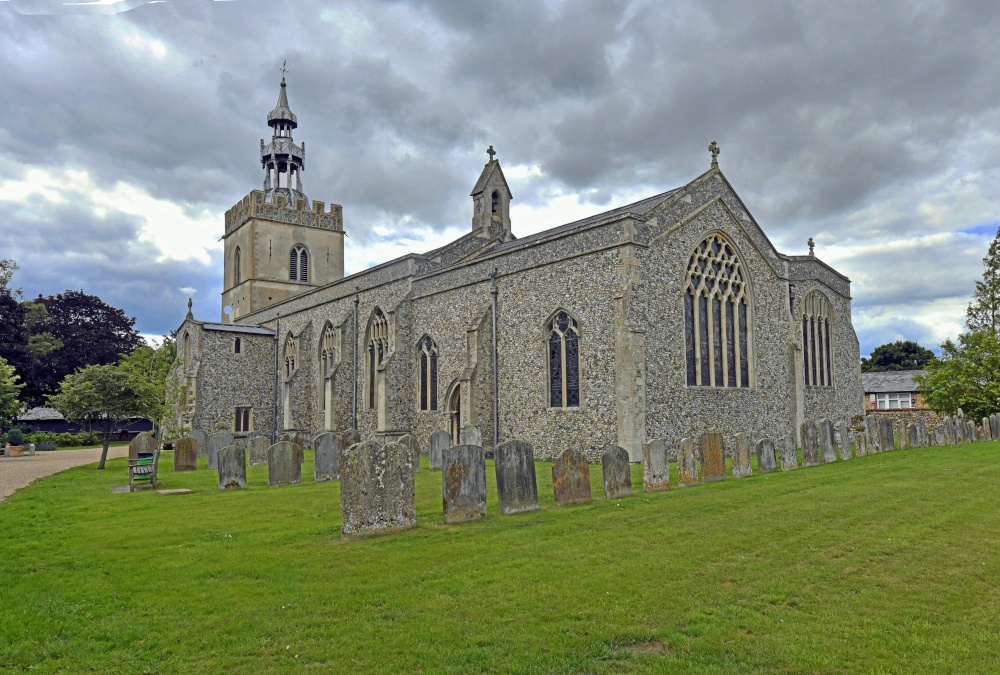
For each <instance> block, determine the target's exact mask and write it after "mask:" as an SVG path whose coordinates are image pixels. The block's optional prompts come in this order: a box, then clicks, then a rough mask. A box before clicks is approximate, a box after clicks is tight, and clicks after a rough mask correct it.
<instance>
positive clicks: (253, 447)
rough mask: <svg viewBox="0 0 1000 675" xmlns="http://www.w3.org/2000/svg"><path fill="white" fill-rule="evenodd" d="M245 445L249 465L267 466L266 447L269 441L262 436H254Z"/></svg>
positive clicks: (269, 443)
mask: <svg viewBox="0 0 1000 675" xmlns="http://www.w3.org/2000/svg"><path fill="white" fill-rule="evenodd" d="M247 445H248V450H249V452H248V454H249V455H250V457H249V461H250V466H267V449H268V447H270V445H271V442H270V441H269V440H268V439H267V438H265V437H264V436H254V437H253V438H251V439H250V441H249V442H248V443H247Z"/></svg>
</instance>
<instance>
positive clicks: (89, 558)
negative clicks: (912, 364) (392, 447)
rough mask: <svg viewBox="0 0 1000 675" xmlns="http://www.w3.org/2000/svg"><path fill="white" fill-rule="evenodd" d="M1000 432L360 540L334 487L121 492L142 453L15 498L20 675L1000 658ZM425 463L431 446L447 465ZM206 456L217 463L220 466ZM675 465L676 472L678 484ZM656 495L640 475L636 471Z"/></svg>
mask: <svg viewBox="0 0 1000 675" xmlns="http://www.w3.org/2000/svg"><path fill="white" fill-rule="evenodd" d="M998 455H1000V442H992V443H979V444H974V445H966V446H961V447H955V448H924V449H915V450H903V451H896V452H892V453H886V454H882V455H876V456H872V457H866V458H857V459H854V460H852V461H849V462H838V463H836V464H832V465H824V466H821V467H816V468H812V469H799V470H798V471H794V472H790V473H776V474H768V475H754V476H753V477H751V478H747V479H742V480H732V479H730V480H728V481H726V482H724V483H719V484H713V485H704V486H698V487H693V488H687V489H684V490H678V489H673V490H671V491H669V492H664V493H655V494H643V493H642V492H641V491H638V490H637V492H636V494H635V495H634V496H632V497H630V498H626V499H620V500H615V501H605V500H604V499H603V498H602V496H601V495H602V492H601V487H600V485H601V483H600V481H601V477H600V467H599V466H592V467H591V472H592V478H593V482H594V494H595V501H594V502H593V503H591V504H589V505H583V506H577V507H570V508H557V507H555V506H554V504H553V501H552V487H551V472H550V464H548V463H545V462H539V463H538V464H537V474H538V481H539V491H540V495H541V502H542V509H541V510H540V511H538V512H535V513H530V514H521V515H518V516H510V517H502V516H499V515H498V511H499V510H498V507H497V504H496V498H495V496H496V490H495V483H494V482H493V480H492V476H491V475H490V474H491V473H492V464H491V465H490V466H489V467H488V476H490V478H489V485H488V490H489V495H490V498H491V500H490V503H489V511H490V517H489V518H488V519H487V520H484V521H479V522H475V523H467V524H463V525H455V526H445V525H443V524H442V519H441V482H440V481H441V474H440V472H430V471H427V470H426V465H425V467H424V469H423V470H421V472H420V473H418V474H417V476H416V486H417V519H418V527H417V528H416V529H414V530H411V531H409V532H406V533H402V534H398V535H393V536H386V537H377V538H372V539H366V540H361V541H352V542H344V541H342V540H341V539H340V538H339V527H340V507H339V501H338V499H339V489H338V486H337V483H336V482H333V483H320V484H316V483H313V482H311V480H310V478H309V477H310V476H311V473H312V464H311V459H310V458H307V461H306V464H305V465H304V466H303V475H304V476H305V477H306V482H305V483H304V484H303V485H301V486H292V487H281V488H267V487H266V482H267V481H266V469H263V468H251V470H250V474H249V481H250V484H251V489H249V490H246V491H240V492H225V493H221V492H219V490H218V488H217V482H216V475H215V472H213V471H207V470H199V471H198V472H194V473H180V474H177V473H174V472H172V471H171V470H170V468H171V467H172V461H171V457H170V454H169V453H166V454H165V455H164V458H163V460H162V462H163V463H162V464H161V466H162V467H163V469H164V470H162V472H161V478H162V479H163V481H164V483H165V486H166V487H170V488H178V487H187V488H191V489H193V490H195V493H194V494H191V495H186V496H179V497H163V496H160V495H157V494H156V493H154V492H142V493H134V494H112V493H111V487H112V486H113V485H121V484H123V483H125V482H126V481H125V461H124V460H115V461H112V462H109V465H108V466H109V468H108V470H107V471H105V472H98V471H95V470H94V469H93V468H92V467H91V468H80V469H75V470H72V471H68V472H65V473H63V474H59V475H56V476H53V477H51V478H49V479H46V480H43V481H40V482H39V483H37V484H35V485H33V486H32V487H30V488H28V489H26V490H23V491H20V492H18V493H16V494H15V495H13V496H12V497H11V498H9V500H8V501H7V502H6V503H3V504H0V559H2V563H3V565H4V571H3V581H2V583H0V670H3V669H10V670H15V671H17V670H28V669H32V670H33V671H38V672H52V671H67V672H79V671H101V672H180V671H183V672H223V671H234V672H240V671H251V670H252V671H255V672H300V671H308V670H312V671H320V672H325V671H339V672H388V671H396V672H421V671H423V672H508V671H512V672H593V673H617V672H668V673H690V672H708V673H713V672H717V673H731V672H751V671H757V672H820V673H848V672H850V673H854V672H899V673H914V672H976V673H982V672H996V671H998V670H1000V637H998V633H997V624H996V617H997V616H998V614H1000V590H998V588H1000V584H998V581H1000V574H998V571H1000V570H998V566H1000V560H998V558H997V543H998V535H1000V510H998V509H997V504H998V503H1000V480H997V479H998V468H1000V465H998V464H997V462H996V458H997V457H998ZM424 461H425V462H426V460H424ZM201 468H202V469H204V468H205V467H204V466H203V465H202V467H201ZM672 475H676V474H675V473H673V474H672ZM633 484H634V485H635V486H636V487H637V488H638V487H639V486H641V470H640V468H639V467H638V466H636V467H634V471H633Z"/></svg>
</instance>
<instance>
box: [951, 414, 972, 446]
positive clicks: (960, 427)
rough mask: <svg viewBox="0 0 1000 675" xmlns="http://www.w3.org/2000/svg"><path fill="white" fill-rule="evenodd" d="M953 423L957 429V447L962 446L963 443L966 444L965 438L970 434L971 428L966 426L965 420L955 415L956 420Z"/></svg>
mask: <svg viewBox="0 0 1000 675" xmlns="http://www.w3.org/2000/svg"><path fill="white" fill-rule="evenodd" d="M952 423H953V424H954V427H955V445H961V444H962V443H965V442H966V441H965V437H966V436H967V435H968V433H969V427H968V426H966V424H965V420H964V419H962V418H961V417H959V416H958V415H955V417H954V419H953V420H952Z"/></svg>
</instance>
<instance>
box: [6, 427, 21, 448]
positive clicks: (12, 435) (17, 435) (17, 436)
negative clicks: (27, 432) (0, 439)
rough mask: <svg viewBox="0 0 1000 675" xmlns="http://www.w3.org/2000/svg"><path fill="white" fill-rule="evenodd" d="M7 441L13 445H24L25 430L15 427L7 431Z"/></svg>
mask: <svg viewBox="0 0 1000 675" xmlns="http://www.w3.org/2000/svg"><path fill="white" fill-rule="evenodd" d="M7 442H8V443H10V444H11V445H24V432H23V431H21V430H20V429H19V428H18V427H14V428H13V429H11V430H10V431H8V432H7Z"/></svg>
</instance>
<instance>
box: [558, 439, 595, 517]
mask: <svg viewBox="0 0 1000 675" xmlns="http://www.w3.org/2000/svg"><path fill="white" fill-rule="evenodd" d="M552 492H553V495H554V497H555V501H556V505H557V506H567V505H569V504H581V503H583V502H589V501H590V465H589V464H587V458H586V457H584V455H583V453H582V452H579V451H577V450H573V449H572V448H567V449H566V450H563V451H562V452H561V453H560V454H559V456H558V457H556V458H555V459H554V460H553V461H552Z"/></svg>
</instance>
